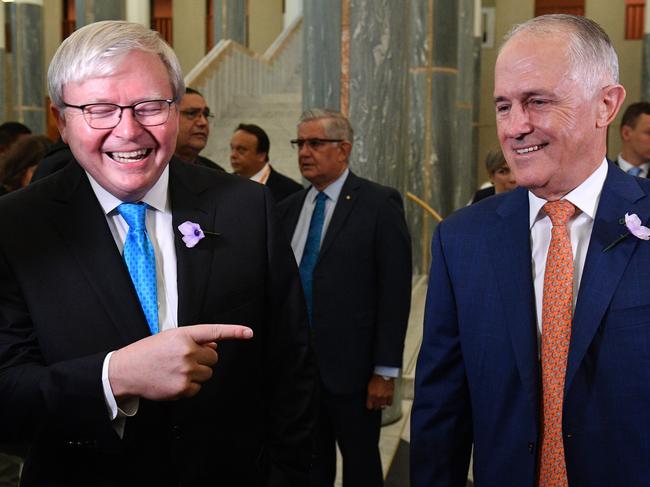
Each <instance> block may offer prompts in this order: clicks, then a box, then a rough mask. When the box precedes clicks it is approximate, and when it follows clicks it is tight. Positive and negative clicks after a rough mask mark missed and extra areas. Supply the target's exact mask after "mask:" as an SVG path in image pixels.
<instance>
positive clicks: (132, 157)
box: [106, 149, 152, 164]
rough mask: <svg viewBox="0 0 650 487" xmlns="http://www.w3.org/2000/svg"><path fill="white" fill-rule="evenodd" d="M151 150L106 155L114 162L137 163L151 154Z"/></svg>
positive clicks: (108, 153)
mask: <svg viewBox="0 0 650 487" xmlns="http://www.w3.org/2000/svg"><path fill="white" fill-rule="evenodd" d="M151 151H152V149H139V150H134V151H129V152H107V153H106V155H107V156H108V157H110V158H111V159H113V160H114V161H115V162H120V163H123V164H124V163H129V162H138V161H141V160H142V159H144V158H145V157H147V156H148V155H149V154H151Z"/></svg>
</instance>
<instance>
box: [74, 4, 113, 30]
mask: <svg viewBox="0 0 650 487" xmlns="http://www.w3.org/2000/svg"><path fill="white" fill-rule="evenodd" d="M124 1H125V0H75V4H74V5H75V11H76V12H75V13H76V16H77V22H76V26H77V29H79V28H80V27H83V26H84V25H88V24H92V23H93V22H99V21H100V20H123V19H124V18H125V6H124Z"/></svg>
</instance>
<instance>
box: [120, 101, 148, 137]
mask: <svg viewBox="0 0 650 487" xmlns="http://www.w3.org/2000/svg"><path fill="white" fill-rule="evenodd" d="M142 130H143V129H142V125H140V122H138V121H137V120H136V119H135V116H134V115H133V109H132V108H126V109H124V110H122V118H120V122H119V123H118V124H117V125H116V126H115V128H113V133H114V134H116V135H118V136H120V137H122V138H125V139H132V138H134V137H135V136H137V135H138V134H140V132H142Z"/></svg>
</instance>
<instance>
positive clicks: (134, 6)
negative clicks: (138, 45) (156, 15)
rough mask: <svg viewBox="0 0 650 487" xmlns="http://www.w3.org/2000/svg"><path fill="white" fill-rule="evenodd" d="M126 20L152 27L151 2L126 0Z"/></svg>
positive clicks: (146, 0)
mask: <svg viewBox="0 0 650 487" xmlns="http://www.w3.org/2000/svg"><path fill="white" fill-rule="evenodd" d="M125 12H126V15H125V19H126V20H128V21H129V22H137V23H139V24H142V25H144V26H145V27H151V3H150V1H149V0H126V4H125Z"/></svg>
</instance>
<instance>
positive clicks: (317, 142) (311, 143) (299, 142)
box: [289, 139, 344, 150]
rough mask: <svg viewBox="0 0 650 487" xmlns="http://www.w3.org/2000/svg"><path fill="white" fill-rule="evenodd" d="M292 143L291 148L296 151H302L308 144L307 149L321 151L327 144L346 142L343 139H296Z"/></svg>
mask: <svg viewBox="0 0 650 487" xmlns="http://www.w3.org/2000/svg"><path fill="white" fill-rule="evenodd" d="M289 142H291V147H293V148H294V149H298V150H300V149H302V146H303V145H305V144H307V147H309V148H310V149H312V150H318V149H320V148H321V147H322V146H323V145H325V144H333V143H336V142H344V140H343V139H294V140H290V141H289Z"/></svg>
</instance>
